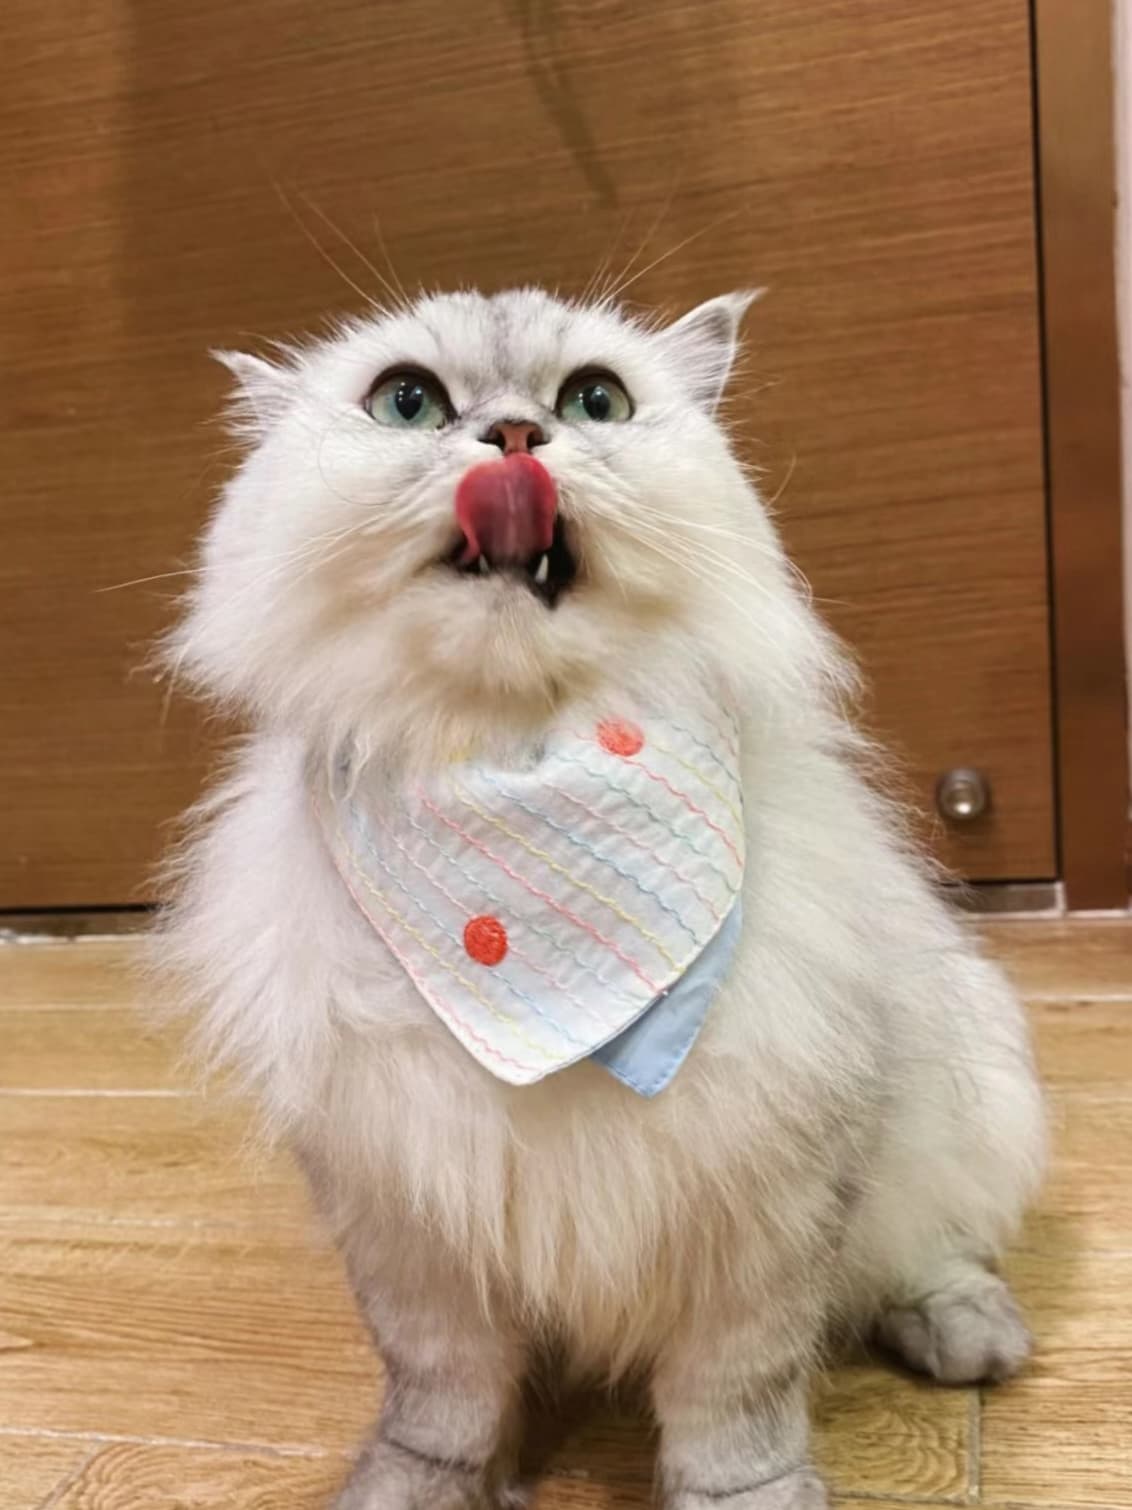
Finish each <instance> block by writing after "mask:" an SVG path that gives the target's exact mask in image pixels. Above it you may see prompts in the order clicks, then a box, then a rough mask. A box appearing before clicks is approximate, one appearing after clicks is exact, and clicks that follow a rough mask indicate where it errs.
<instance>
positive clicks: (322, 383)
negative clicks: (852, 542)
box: [169, 289, 826, 748]
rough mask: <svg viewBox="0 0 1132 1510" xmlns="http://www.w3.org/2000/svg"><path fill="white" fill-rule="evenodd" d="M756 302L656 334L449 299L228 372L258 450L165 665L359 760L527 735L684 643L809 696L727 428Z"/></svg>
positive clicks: (555, 303)
mask: <svg viewBox="0 0 1132 1510" xmlns="http://www.w3.org/2000/svg"><path fill="white" fill-rule="evenodd" d="M750 297H751V296H750V295H746V294H732V295H728V296H726V297H723V298H719V299H713V300H711V301H710V302H709V303H706V304H703V305H701V306H700V307H699V308H697V309H694V310H693V311H692V312H691V313H690V314H688V315H685V316H684V317H683V319H680V320H678V321H676V322H675V324H671V325H667V326H661V325H657V324H650V323H646V322H643V321H641V320H639V319H636V318H632V317H630V316H628V315H626V314H625V313H624V312H621V311H618V310H617V309H615V308H613V307H611V306H610V305H608V304H599V305H596V306H580V305H577V304H573V303H567V302H563V301H560V300H558V299H555V298H552V297H550V296H549V295H547V294H545V293H542V292H539V291H537V290H532V289H525V290H521V291H515V292H509V293H504V294H500V295H497V296H495V297H493V298H485V297H481V296H480V295H478V294H473V293H459V294H449V295H442V296H436V297H427V298H422V299H420V300H419V301H418V302H416V303H414V304H412V305H409V306H406V307H404V308H401V309H398V310H395V311H392V312H379V313H376V314H374V315H373V316H372V317H369V318H366V319H362V320H358V321H356V322H353V323H351V324H349V325H347V326H345V327H342V328H341V329H340V330H339V331H338V333H336V334H335V336H334V337H332V338H331V339H328V340H326V341H323V342H322V343H320V344H318V345H315V346H313V347H310V348H307V349H305V350H296V351H293V352H288V353H287V354H286V355H285V356H284V357H283V358H282V359H281V360H280V362H279V363H278V365H273V364H270V363H268V362H265V361H261V360H259V359H258V358H255V357H249V356H242V355H231V356H227V357H225V358H224V360H225V361H226V362H227V365H228V366H229V367H230V368H231V370H232V372H233V374H234V376H235V378H236V382H237V389H238V392H237V400H236V406H235V414H236V419H237V422H238V425H239V427H240V429H241V431H242V432H243V434H244V436H245V437H246V439H247V440H248V442H249V443H250V449H249V452H248V455H247V457H246V459H245V461H244V462H243V465H242V466H241V468H240V470H239V471H238V473H237V474H236V476H235V477H234V478H233V479H232V481H231V482H230V483H229V484H228V486H227V488H226V490H225V493H224V495H223V498H222V500H221V503H220V507H219V509H218V510H217V513H216V515H215V517H214V518H213V520H212V523H211V525H210V527H209V530H208V533H207V536H206V539H205V544H204V550H203V554H202V562H201V575H200V579H199V584H198V586H197V588H196V589H195V590H194V592H193V593H192V595H191V597H190V602H189V609H188V613H187V614H186V616H185V618H184V620H183V622H182V623H181V625H180V626H179V627H178V628H177V629H176V630H175V631H174V633H173V635H172V636H171V637H170V644H169V650H170V654H171V656H172V658H173V660H174V661H175V662H176V663H177V664H178V665H179V667H180V668H181V669H183V670H185V671H186V672H187V674H188V675H189V676H190V677H191V678H192V679H193V680H194V681H195V682H196V683H197V684H198V685H199V686H202V687H203V688H204V689H206V690H207V691H208V692H210V693H211V694H212V695H215V696H218V697H221V698H223V699H227V700H230V701H233V702H236V703H237V704H241V705H243V706H244V707H245V708H246V709H250V711H251V712H252V713H253V716H255V717H257V718H258V719H259V720H261V721H264V722H270V723H274V724H280V725H283V726H289V727H292V728H297V729H299V730H300V731H302V732H304V733H305V734H306V735H308V736H309V737H311V738H313V739H316V740H322V739H325V740H327V741H340V740H341V739H343V738H345V737H351V738H353V739H354V740H356V741H358V742H360V744H361V745H362V746H363V747H367V748H374V747H377V746H379V745H381V744H383V743H387V742H389V741H391V740H398V739H401V740H406V741H409V742H413V743H418V744H420V745H422V746H428V747H431V746H433V745H435V744H439V745H440V746H441V747H443V746H444V745H446V744H448V745H452V744H459V742H460V741H461V740H463V739H465V738H467V737H469V736H471V735H478V734H480V733H482V732H484V730H485V729H490V728H491V726H493V725H507V726H509V727H510V728H512V729H518V728H523V727H530V726H531V725H533V724H536V723H537V722H538V720H540V719H543V718H545V717H546V716H547V715H548V714H549V713H552V712H554V711H556V710H558V709H559V708H560V707H561V705H562V704H563V703H564V702H566V701H568V700H569V699H571V698H573V697H579V696H588V695H589V694H591V693H594V692H599V691H600V688H601V684H602V682H603V681H604V680H606V679H608V678H611V677H613V678H615V679H617V680H618V681H619V682H621V683H622V684H624V683H625V682H627V681H628V682H633V681H638V682H644V683H646V684H647V682H648V680H649V678H651V677H653V676H657V675H664V674H665V657H666V647H671V646H673V645H680V646H682V647H683V649H684V651H685V655H684V660H685V663H687V664H690V665H692V666H693V667H695V666H696V665H697V662H698V663H699V665H700V667H701V668H702V669H703V670H713V671H715V670H719V671H722V672H723V673H724V674H725V675H726V674H727V673H728V671H729V670H730V669H731V668H732V666H733V664H734V663H736V662H737V661H738V660H740V659H741V660H743V661H744V663H746V662H747V661H748V660H749V659H750V658H751V657H752V656H753V657H754V658H755V661H756V663H758V664H759V665H761V666H762V668H763V670H764V672H765V674H766V677H767V679H768V686H769V685H770V683H771V681H776V682H777V683H782V681H783V678H785V679H786V680H790V679H791V678H792V677H799V678H801V680H802V681H803V682H804V681H806V680H807V679H809V680H812V679H813V671H814V664H815V661H814V657H815V656H816V657H817V661H818V662H820V661H821V659H822V656H823V655H824V654H825V653H826V652H825V650H824V648H823V646H822V644H821V643H820V636H818V635H816V632H815V631H814V630H813V626H812V623H811V621H810V619H809V616H808V614H807V613H806V610H805V608H804V605H803V604H802V602H801V599H800V596H799V594H798V592H797V589H796V587H795V586H794V584H793V583H792V581H791V579H790V577H789V574H788V571H787V569H786V567H785V564H784V561H783V558H782V556H781V552H780V550H779V548H778V544H777V540H776V537H775V534H774V531H773V529H772V528H771V527H770V525H769V523H768V521H767V519H766V517H765V515H764V513H763V511H762V509H761V506H760V504H759V501H758V499H757V496H756V494H755V492H754V490H753V489H752V488H751V486H750V485H749V483H748V482H747V480H746V478H745V476H744V474H743V472H742V470H741V468H740V467H739V465H738V463H737V462H736V460H735V459H734V457H733V456H732V454H731V451H730V449H729V447H728V444H727V440H726V438H725V435H724V433H723V431H722V429H721V428H720V425H719V423H718V422H717V419H716V417H715V411H716V407H717V404H718V401H719V399H720V396H721V393H722V390H723V387H724V384H725V382H726V379H727V376H728V372H729V370H730V368H731V364H732V360H733V357H734V354H735V350H736V345H737V340H738V327H739V322H740V320H741V318H742V316H743V313H744V311H745V310H746V308H747V306H748V304H749V302H750Z"/></svg>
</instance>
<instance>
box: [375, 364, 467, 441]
mask: <svg viewBox="0 0 1132 1510" xmlns="http://www.w3.org/2000/svg"><path fill="white" fill-rule="evenodd" d="M365 409H366V412H367V414H369V415H370V417H371V418H372V419H375V420H376V421H377V423H378V424H379V425H390V426H395V427H396V428H397V429H400V430H439V429H440V427H441V425H446V424H447V423H448V421H449V420H450V419H451V418H452V405H451V403H450V401H449V398H448V395H447V393H445V391H444V384H443V383H442V382H441V381H440V380H439V378H435V377H433V375H432V373H431V372H420V371H418V370H417V369H416V368H407V369H406V370H405V371H403V372H387V373H386V374H385V375H384V376H383V377H380V378H378V380H377V382H376V383H375V384H374V385H373V387H372V388H371V389H370V391H369V393H368V394H367V395H366V398H365Z"/></svg>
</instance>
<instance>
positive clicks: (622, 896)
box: [316, 699, 745, 1095]
mask: <svg viewBox="0 0 1132 1510" xmlns="http://www.w3.org/2000/svg"><path fill="white" fill-rule="evenodd" d="M738 758H739V745H738V735H737V731H736V727H735V722H734V720H733V719H732V718H731V716H730V714H729V713H727V712H725V711H724V710H723V709H722V708H720V707H719V706H718V705H717V704H715V703H712V702H709V701H707V700H706V699H705V701H704V705H703V706H702V707H699V708H692V707H681V709H680V711H679V715H678V717H676V716H673V715H672V714H670V713H669V712H668V711H667V710H665V711H664V712H659V711H645V710H640V709H636V708H634V709H633V710H632V714H631V716H626V715H625V714H624V713H622V712H619V711H616V710H614V711H610V712H609V713H608V714H605V715H599V716H597V717H592V718H581V717H575V718H574V719H573V720H572V721H571V722H569V723H564V724H562V725H560V726H556V727H554V728H552V729H551V730H550V732H549V733H548V734H546V735H545V736H544V737H543V738H542V739H541V740H540V741H539V743H538V744H537V746H534V747H532V748H531V749H529V750H527V751H525V752H524V754H523V756H522V757H521V758H520V759H517V760H516V761H515V762H514V763H508V764H506V765H503V764H500V765H493V764H487V763H485V762H480V761H476V760H468V761H465V762H462V763H460V764H456V765H452V766H450V767H448V768H447V769H446V770H444V771H442V772H440V773H439V774H437V775H434V776H430V777H429V778H428V779H427V780H425V781H423V782H420V783H417V784H411V785H410V784H407V783H405V782H404V781H403V780H400V779H397V778H394V777H392V776H386V775H383V774H381V773H374V772H372V770H370V769H367V771H366V773H365V780H364V783H357V784H355V783H353V782H351V780H350V772H349V770H348V767H347V766H346V765H343V766H341V767H340V768H339V770H338V772H337V774H336V776H335V778H334V780H333V782H332V783H331V784H330V788H329V790H328V791H327V793H326V796H325V799H324V800H321V801H319V802H318V803H317V804H316V805H317V807H318V811H319V817H320V820H321V823H322V826H323V831H324V834H325V836H326V841H327V844H328V845H329V847H330V851H331V853H332V855H333V857H334V861H335V864H336V866H337V868H338V871H339V873H340V874H341V876H342V879H343V881H344V882H345V884H346V886H347V887H348V889H349V891H350V893H351V895H352V896H353V898H354V901H355V902H356V904H357V906H358V907H359V909H360V910H361V911H362V912H363V913H364V914H365V916H366V918H368V920H369V922H370V923H371V924H372V926H373V928H374V929H375V931H376V932H377V933H378V935H379V936H380V937H381V939H382V940H383V942H384V943H385V945H386V946H387V948H388V949H389V950H390V952H391V953H392V954H393V955H394V957H395V958H396V959H397V960H398V961H399V963H400V964H401V966H402V968H403V969H404V971H405V973H406V974H407V975H408V976H409V978H410V979H411V980H412V982H413V983H414V985H415V986H416V988H417V990H418V991H419V992H420V994H421V996H422V997H423V998H424V999H425V1001H426V1002H427V1003H428V1005H429V1006H430V1007H431V1008H432V1009H433V1011H435V1012H436V1014H437V1016H438V1017H439V1018H440V1019H441V1021H442V1022H443V1023H444V1024H445V1025H446V1026H447V1027H448V1028H449V1029H450V1030H451V1032H452V1033H453V1034H454V1035H455V1036H456V1038H458V1039H459V1041H460V1043H461V1044H462V1045H463V1046H464V1048H465V1049H467V1051H468V1052H469V1053H470V1054H471V1055H472V1056H473V1057H474V1058H475V1059H476V1060H478V1061H479V1063H480V1064H481V1065H483V1066H484V1068H485V1069H487V1070H490V1071H491V1073H492V1074H493V1075H495V1076H497V1077H498V1078H499V1079H501V1080H504V1081H507V1082H508V1083H509V1084H512V1085H530V1084H533V1083H534V1082H536V1081H539V1080H542V1079H543V1078H545V1077H546V1076H547V1075H550V1074H553V1073H554V1072H555V1071H557V1070H561V1069H565V1068H566V1066H567V1065H570V1064H573V1063H575V1062H576V1061H577V1060H580V1059H584V1058H587V1057H590V1056H592V1057H594V1058H595V1059H596V1060H597V1061H598V1062H600V1063H601V1064H603V1065H604V1066H605V1067H606V1068H607V1069H608V1070H609V1071H610V1072H611V1073H613V1074H614V1075H616V1076H617V1077H618V1078H619V1079H621V1080H622V1081H624V1082H625V1083H626V1084H627V1085H629V1086H631V1087H632V1088H633V1089H634V1090H636V1091H639V1092H640V1093H641V1094H642V1095H654V1094H656V1092H657V1091H659V1090H661V1089H663V1088H664V1086H665V1085H667V1084H668V1083H669V1081H670V1080H671V1079H672V1076H673V1075H674V1074H675V1073H676V1070H677V1069H678V1068H679V1066H680V1064H681V1063H682V1061H683V1059H684V1057H685V1056H686V1054H687V1053H688V1050H689V1049H690V1048H691V1045H692V1043H693V1042H694V1041H695V1038H696V1035H697V1034H698V1032H699V1030H700V1027H701V1026H702V1024H703V1021H704V1018H705V1016H706V1014H707V1011H708V1009H709V1007H710V1005H711V1002H712V1000H713V999H714V996H715V994H716V992H717V991H718V988H719V986H720V984H721V982H722V980H723V979H724V977H725V975H726V973H727V969H728V966H729V964H730V962H731V957H732V954H733V952H734V948H735V944H736V942H737V940H738V936H739V929H740V913H739V906H738V899H739V892H740V887H741V884H742V878H743V866H744V856H745V847H744V826H743V816H742V797H741V790H740V781H739V770H738ZM363 786H364V790H363Z"/></svg>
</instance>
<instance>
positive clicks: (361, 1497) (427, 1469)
mask: <svg viewBox="0 0 1132 1510" xmlns="http://www.w3.org/2000/svg"><path fill="white" fill-rule="evenodd" d="M517 1503H519V1502H518V1501H516V1500H515V1499H514V1498H513V1497H512V1496H511V1495H510V1492H509V1491H505V1490H503V1489H502V1488H500V1487H499V1485H498V1483H497V1482H495V1481H494V1475H493V1474H492V1473H491V1471H490V1470H484V1469H480V1468H474V1467H471V1466H469V1465H465V1464H460V1463H446V1462H442V1461H441V1460H439V1459H437V1458H431V1457H428V1456H426V1455H424V1454H422V1453H419V1452H416V1451H413V1450H412V1449H411V1448H408V1447H403V1446H401V1445H400V1444H399V1443H396V1442H392V1441H388V1440H386V1439H384V1438H381V1437H379V1438H378V1439H377V1441H375V1442H374V1443H372V1444H371V1446H369V1447H368V1448H367V1449H366V1450H365V1452H364V1453H363V1454H362V1457H361V1459H360V1460H359V1462H358V1466H357V1467H356V1468H355V1469H354V1472H353V1473H352V1474H351V1476H350V1478H349V1480H348V1481H347V1484H346V1487H345V1489H343V1491H342V1493H341V1494H340V1495H339V1497H338V1499H337V1500H335V1502H334V1510H514V1507H515V1506H516V1505H517Z"/></svg>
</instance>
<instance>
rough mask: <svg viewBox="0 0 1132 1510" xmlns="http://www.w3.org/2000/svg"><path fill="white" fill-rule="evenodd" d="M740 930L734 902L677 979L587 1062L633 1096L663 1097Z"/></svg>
mask: <svg viewBox="0 0 1132 1510" xmlns="http://www.w3.org/2000/svg"><path fill="white" fill-rule="evenodd" d="M742 927H743V907H742V902H741V901H740V900H739V899H738V898H737V899H736V901H735V905H734V906H733V907H732V909H731V911H730V912H729V913H728V914H727V916H726V918H724V920H723V925H722V927H721V928H720V929H719V931H718V932H717V933H716V935H715V937H714V938H713V939H712V940H711V942H710V943H708V944H707V945H706V946H705V947H704V949H703V950H702V951H701V952H700V953H699V954H698V955H697V956H696V958H695V959H694V960H693V961H692V963H691V965H689V967H688V969H687V970H686V971H685V972H684V974H683V975H682V976H681V977H680V979H679V980H678V981H675V982H674V983H673V984H672V985H671V986H670V987H669V988H668V990H667V991H665V992H664V993H663V994H662V995H660V996H658V997H657V999H656V1000H655V1001H654V1002H653V1003H652V1005H651V1006H650V1007H647V1008H646V1009H645V1011H644V1012H643V1013H642V1014H641V1016H640V1017H638V1018H637V1020H636V1022H634V1023H631V1024H630V1025H629V1027H627V1028H626V1029H625V1031H624V1032H623V1033H618V1035H617V1037H616V1038H612V1039H610V1041H609V1042H608V1043H606V1044H603V1045H602V1047H601V1048H600V1049H596V1050H595V1051H594V1052H593V1053H592V1054H591V1055H590V1058H591V1059H596V1060H597V1061H598V1063H599V1064H601V1065H603V1066H604V1067H605V1069H607V1070H608V1071H609V1073H610V1074H611V1075H615V1076H616V1077H617V1079H618V1080H620V1081H621V1082H622V1084H624V1085H627V1086H628V1087H629V1088H630V1089H631V1090H634V1091H636V1092H637V1093H638V1095H641V1096H655V1095H656V1094H657V1093H658V1092H659V1091H662V1090H663V1089H664V1087H665V1086H666V1085H668V1084H669V1082H670V1081H671V1080H672V1078H673V1076H674V1075H675V1074H676V1071H677V1070H678V1069H679V1068H680V1066H681V1065H682V1064H683V1062H684V1060H685V1058H686V1057H687V1054H688V1051H689V1050H690V1049H691V1047H692V1045H693V1044H694V1043H695V1041H696V1039H697V1037H698V1036H699V1032H700V1029H701V1028H702V1027H703V1025H704V1019H705V1017H706V1016H707V1014H708V1008H709V1007H710V1006H711V1004H712V1002H713V1001H714V1000H715V997H716V993H717V992H718V990H719V988H720V986H721V985H722V984H723V982H724V980H725V978H726V976H727V972H728V970H729V969H730V967H731V961H732V959H733V958H734V955H735V948H736V945H737V944H738V942H739V934H740V932H741V931H742Z"/></svg>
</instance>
